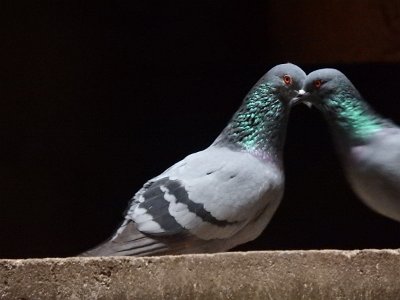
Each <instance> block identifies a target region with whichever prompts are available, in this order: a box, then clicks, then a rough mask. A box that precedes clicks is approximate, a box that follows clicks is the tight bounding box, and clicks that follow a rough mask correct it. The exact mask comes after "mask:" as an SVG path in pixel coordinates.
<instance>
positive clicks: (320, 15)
mask: <svg viewBox="0 0 400 300" xmlns="http://www.w3.org/2000/svg"><path fill="white" fill-rule="evenodd" d="M267 16H268V17H267V22H268V25H267V27H268V35H269V36H270V37H271V45H273V46H274V48H275V49H276V51H275V52H274V53H273V54H272V55H275V56H276V58H280V57H288V58H290V60H292V61H296V62H298V63H353V62H399V61H400V2H399V1H368V0H367V1H362V0H357V1H338V0H337V1H320V0H309V1H289V2H288V1H269V3H268V12H267ZM277 24H280V25H278V26H277ZM277 28H278V30H277ZM282 33H284V34H282Z"/></svg>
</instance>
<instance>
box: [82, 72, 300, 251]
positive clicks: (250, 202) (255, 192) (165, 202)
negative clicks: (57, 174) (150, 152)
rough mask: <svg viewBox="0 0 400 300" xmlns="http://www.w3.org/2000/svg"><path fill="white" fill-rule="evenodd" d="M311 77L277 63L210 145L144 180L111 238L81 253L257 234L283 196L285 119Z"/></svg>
mask: <svg viewBox="0 0 400 300" xmlns="http://www.w3.org/2000/svg"><path fill="white" fill-rule="evenodd" d="M305 77H306V74H305V73H304V72H303V71H302V70H301V69H300V68H299V67H297V66H295V65H293V64H282V65H278V66H275V67H274V68H272V69H271V70H270V71H269V72H268V73H266V74H265V75H264V76H263V77H262V78H261V79H260V80H259V81H258V82H257V83H256V84H255V85H254V87H253V88H252V89H251V90H250V92H249V93H248V94H247V96H246V97H245V99H244V101H243V104H242V105H241V106H240V108H239V110H238V111H237V112H236V113H235V115H234V116H233V118H232V119H231V121H230V122H229V124H228V125H227V126H226V127H225V129H224V130H223V131H222V133H221V134H220V135H219V136H218V137H217V139H216V140H215V141H214V143H213V144H212V145H211V146H209V147H208V148H207V149H205V150H203V151H200V152H197V153H194V154H191V155H189V156H187V157H185V158H184V159H183V160H181V161H180V162H178V163H176V164H174V165H173V166H172V167H170V168H169V169H167V170H166V171H165V172H163V173H162V174H161V175H159V176H157V177H154V178H153V179H151V180H149V181H148V182H147V183H145V184H144V186H143V188H142V189H141V190H139V191H138V192H137V193H136V194H135V196H134V197H133V199H132V200H131V202H130V204H129V206H128V209H127V211H126V213H125V220H124V221H123V223H122V224H121V226H120V227H119V228H118V230H117V231H116V232H115V234H114V235H113V236H112V237H111V239H110V240H108V241H106V242H105V243H103V244H101V245H99V246H98V247H96V248H94V249H92V250H89V251H87V252H85V253H83V254H81V255H82V256H120V255H136V256H143V255H164V254H182V253H209V252H219V251H225V250H228V249H231V248H233V247H235V246H237V245H239V244H242V243H245V242H248V241H251V240H253V239H255V238H256V237H257V236H258V235H260V234H261V232H262V231H263V230H264V228H265V227H266V226H267V224H268V222H269V221H270V220H271V218H272V215H273V214H274V212H275V210H276V209H277V207H278V205H279V202H280V200H281V198H282V194H283V189H284V174H283V164H282V148H283V144H284V140H285V135H286V124H287V120H288V116H289V111H290V106H291V100H292V98H294V97H295V96H296V95H297V91H298V90H299V89H300V87H301V86H302V83H303V80H304V78H305Z"/></svg>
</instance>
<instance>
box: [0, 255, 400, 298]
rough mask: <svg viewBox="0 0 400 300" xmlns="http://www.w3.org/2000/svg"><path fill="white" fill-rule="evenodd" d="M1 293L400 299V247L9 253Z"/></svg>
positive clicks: (2, 263)
mask: <svg viewBox="0 0 400 300" xmlns="http://www.w3.org/2000/svg"><path fill="white" fill-rule="evenodd" d="M0 299H400V250H360V251H338V250H325V251H268V252H246V253H240V252H239V253H234V252H232V253H220V254H208V255H182V256H164V257H144V258H133V257H109V258H65V259H60V258H49V259H26V260H7V259H4V260H0Z"/></svg>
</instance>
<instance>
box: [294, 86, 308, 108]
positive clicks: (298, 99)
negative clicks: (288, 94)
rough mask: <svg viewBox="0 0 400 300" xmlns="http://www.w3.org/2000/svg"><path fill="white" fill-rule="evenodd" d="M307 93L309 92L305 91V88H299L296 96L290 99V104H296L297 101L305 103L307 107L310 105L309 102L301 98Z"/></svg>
mask: <svg viewBox="0 0 400 300" xmlns="http://www.w3.org/2000/svg"><path fill="white" fill-rule="evenodd" d="M307 95H309V93H307V92H306V91H305V90H299V91H298V92H297V96H296V97H294V98H293V99H292V100H291V101H290V105H296V104H299V102H302V103H304V104H305V105H307V106H308V107H311V106H310V105H311V103H309V102H306V101H303V98H304V97H306V96H307Z"/></svg>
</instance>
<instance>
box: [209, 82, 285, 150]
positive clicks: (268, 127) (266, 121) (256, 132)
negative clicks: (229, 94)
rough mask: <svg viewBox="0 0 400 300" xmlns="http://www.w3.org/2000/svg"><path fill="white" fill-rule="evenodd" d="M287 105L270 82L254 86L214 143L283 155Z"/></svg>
mask: <svg viewBox="0 0 400 300" xmlns="http://www.w3.org/2000/svg"><path fill="white" fill-rule="evenodd" d="M288 111H289V109H288V107H287V105H284V104H283V103H282V101H280V100H279V99H278V97H277V96H276V95H275V94H274V93H273V88H272V87H271V86H270V85H268V84H267V83H261V84H258V85H256V86H255V87H253V89H252V90H251V91H250V92H249V93H248V94H247V96H246V98H245V99H244V101H243V104H242V106H241V107H240V108H239V110H238V111H237V112H236V114H235V115H234V116H233V118H232V120H231V121H230V122H229V124H228V125H227V126H226V127H225V129H224V130H223V131H222V133H221V135H220V136H219V137H218V138H217V140H216V141H215V143H214V145H224V146H226V145H227V146H231V147H234V148H239V149H243V150H246V151H248V152H252V153H255V154H256V155H257V156H261V157H265V156H266V155H268V156H276V155H280V152H281V150H282V148H283V143H284V139H285V132H286V123H287V117H288Z"/></svg>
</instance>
